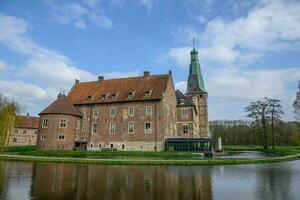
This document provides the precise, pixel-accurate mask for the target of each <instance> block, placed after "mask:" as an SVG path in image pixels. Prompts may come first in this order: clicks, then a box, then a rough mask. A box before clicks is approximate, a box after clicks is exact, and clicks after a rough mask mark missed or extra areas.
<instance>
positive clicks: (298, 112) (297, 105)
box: [293, 81, 300, 121]
mask: <svg viewBox="0 0 300 200" xmlns="http://www.w3.org/2000/svg"><path fill="white" fill-rule="evenodd" d="M298 89H299V91H298V92H297V95H296V100H295V101H294V104H293V106H294V113H295V118H296V120H298V121H300V81H299V85H298Z"/></svg>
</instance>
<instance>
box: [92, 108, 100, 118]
mask: <svg viewBox="0 0 300 200" xmlns="http://www.w3.org/2000/svg"><path fill="white" fill-rule="evenodd" d="M98 111H99V110H98V109H94V110H93V117H94V118H98Z"/></svg>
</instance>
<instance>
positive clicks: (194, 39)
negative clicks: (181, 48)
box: [193, 38, 196, 49]
mask: <svg viewBox="0 0 300 200" xmlns="http://www.w3.org/2000/svg"><path fill="white" fill-rule="evenodd" d="M195 42H196V38H193V49H195Z"/></svg>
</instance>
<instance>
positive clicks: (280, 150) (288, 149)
mask: <svg viewBox="0 0 300 200" xmlns="http://www.w3.org/2000/svg"><path fill="white" fill-rule="evenodd" d="M225 151H261V152H266V153H275V154H280V155H296V154H300V146H276V147H275V149H272V147H268V149H264V148H263V147H262V146H225Z"/></svg>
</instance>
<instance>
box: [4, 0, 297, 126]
mask: <svg viewBox="0 0 300 200" xmlns="http://www.w3.org/2000/svg"><path fill="white" fill-rule="evenodd" d="M193 38H195V39H196V48H197V49H198V52H199V60H200V65H201V71H202V74H203V77H204V81H205V85H206V89H207V91H208V95H209V105H208V106H209V119H210V120H216V119H245V115H246V114H245V111H244V108H245V106H247V105H248V104H249V102H251V101H257V100H263V98H264V97H271V98H279V99H281V100H282V106H283V109H284V112H285V116H284V120H293V119H294V116H293V107H292V103H293V101H294V100H295V97H296V92H297V86H298V81H299V80H300V1H297V0H257V1H255V0H253V1H238V0H224V1H223V0H222V1H221V0H219V1H217V0H107V1H105V0H77V1H65V0H59V1H58V0H41V1H36V0H26V1H23V0H0V93H1V94H3V95H5V96H6V97H8V98H10V99H13V100H15V101H17V102H18V103H19V104H20V105H21V106H22V112H23V113H30V114H31V115H37V114H38V113H39V112H41V111H42V110H43V109H44V108H45V107H46V106H47V105H49V104H50V103H51V102H52V101H54V100H55V99H56V96H57V94H58V93H59V91H61V90H63V91H66V92H68V91H69V90H70V88H71V87H72V85H73V84H74V80H75V79H79V80H80V81H93V80H97V77H98V76H99V75H103V76H104V77H105V79H110V78H118V77H128V76H139V75H142V74H143V71H144V70H149V71H150V72H151V74H166V73H168V71H169V70H172V75H173V79H174V84H175V87H176V89H180V90H181V91H182V92H185V91H186V83H187V77H188V70H189V62H190V51H191V50H192V40H193Z"/></svg>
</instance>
